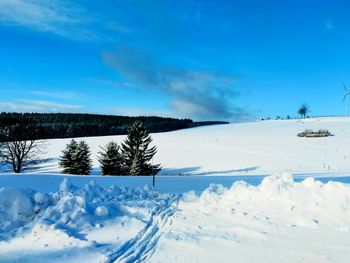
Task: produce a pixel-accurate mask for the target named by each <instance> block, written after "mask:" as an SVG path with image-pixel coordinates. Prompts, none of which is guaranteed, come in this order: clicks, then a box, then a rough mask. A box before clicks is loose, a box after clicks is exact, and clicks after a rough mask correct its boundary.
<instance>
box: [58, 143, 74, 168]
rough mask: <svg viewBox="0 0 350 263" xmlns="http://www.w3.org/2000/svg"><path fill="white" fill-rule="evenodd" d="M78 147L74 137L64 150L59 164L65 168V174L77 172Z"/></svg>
mask: <svg viewBox="0 0 350 263" xmlns="http://www.w3.org/2000/svg"><path fill="white" fill-rule="evenodd" d="M77 149H78V143H77V142H76V141H75V140H74V139H72V140H71V141H70V143H69V144H67V145H66V149H64V150H63V151H62V156H61V157H60V161H59V165H60V167H61V168H63V171H62V173H64V174H75V171H76V169H75V165H76V162H77V156H76V154H77Z"/></svg>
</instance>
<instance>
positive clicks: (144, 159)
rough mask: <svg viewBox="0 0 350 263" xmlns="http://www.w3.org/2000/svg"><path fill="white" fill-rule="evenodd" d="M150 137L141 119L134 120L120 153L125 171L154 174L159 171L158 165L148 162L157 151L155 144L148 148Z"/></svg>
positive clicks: (131, 173) (128, 172)
mask: <svg viewBox="0 0 350 263" xmlns="http://www.w3.org/2000/svg"><path fill="white" fill-rule="evenodd" d="M151 142H152V138H151V136H150V135H149V133H148V131H147V130H146V129H145V127H144V126H143V123H142V122H141V121H136V122H135V123H134V124H133V126H132V127H131V128H130V129H129V133H128V136H127V138H126V139H125V141H124V143H122V154H123V159H124V163H125V168H126V172H127V174H129V175H154V174H157V173H158V172H159V171H160V165H159V164H157V165H152V164H150V161H151V159H152V158H153V156H154V155H155V154H156V152H157V148H156V147H155V146H153V147H151V148H149V144H150V143H151Z"/></svg>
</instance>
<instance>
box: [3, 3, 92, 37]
mask: <svg viewBox="0 0 350 263" xmlns="http://www.w3.org/2000/svg"><path fill="white" fill-rule="evenodd" d="M86 17H87V16H86V15H85V10H84V9H83V8H81V7H80V6H77V5H75V4H73V2H72V1H68V0H45V1H41V0H1V1H0V24H3V25H8V26H21V27H25V28H28V29H30V30H33V31H37V32H49V33H53V34H56V35H59V36H64V37H69V38H71V39H96V38H97V36H96V34H94V33H93V32H92V31H90V30H86V29H84V27H82V25H83V24H87V23H88V21H87V19H86Z"/></svg>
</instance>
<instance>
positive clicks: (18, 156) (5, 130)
mask: <svg viewBox="0 0 350 263" xmlns="http://www.w3.org/2000/svg"><path fill="white" fill-rule="evenodd" d="M37 131H38V127H37V126H35V125H33V124H24V125H22V124H21V125H18V124H15V125H11V126H7V127H1V128H0V135H1V138H0V139H1V142H0V160H1V161H2V162H3V163H5V164H9V165H11V166H12V169H13V171H14V172H15V173H20V172H21V171H22V170H23V169H25V168H28V166H30V165H33V164H34V163H35V162H36V159H37V157H38V155H39V154H40V153H43V149H44V144H43V142H42V141H39V140H37V139H36V134H37Z"/></svg>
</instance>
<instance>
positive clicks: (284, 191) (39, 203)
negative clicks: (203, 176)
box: [0, 174, 350, 262]
mask: <svg viewBox="0 0 350 263" xmlns="http://www.w3.org/2000/svg"><path fill="white" fill-rule="evenodd" d="M0 217H1V218H0V224H1V225H0V239H1V241H0V261H1V262H33V261H34V259H35V258H37V256H38V255H40V260H42V262H45V260H47V259H50V261H51V262H55V261H62V260H64V261H65V262H81V261H86V262H114V261H116V262H133V261H135V260H136V261H137V260H141V261H150V262H195V261H198V262H213V261H216V262H232V260H235V261H238V262H250V261H252V260H254V259H256V258H257V257H259V262H296V261H297V262H347V259H348V258H349V257H350V248H349V246H348V245H346V244H350V235H349V231H350V186H349V185H346V184H342V183H335V182H328V183H321V182H319V181H315V180H314V179H312V178H308V179H306V180H304V181H302V182H295V181H294V180H293V177H292V176H291V175H288V174H284V175H275V176H270V177H266V178H265V179H264V180H263V181H262V183H261V184H260V185H258V186H252V185H249V184H247V183H246V182H244V181H240V182H236V183H234V184H233V185H232V187H230V188H225V187H223V186H222V185H214V184H213V185H211V186H210V187H209V188H207V189H206V190H205V191H204V192H203V193H201V194H196V193H195V192H193V191H192V192H187V193H185V194H183V195H175V194H160V193H158V192H155V191H154V190H152V189H151V188H149V187H144V188H135V189H130V188H126V187H116V186H111V187H106V188H103V187H100V186H98V185H97V184H96V183H95V182H94V181H92V182H90V183H88V184H86V185H85V186H83V187H75V186H73V185H72V184H71V183H70V181H69V180H67V179H65V180H64V181H63V182H62V183H61V186H60V190H59V191H58V192H52V193H50V194H44V193H40V192H36V191H32V190H28V189H27V190H18V189H14V188H1V189H0ZM252 251H254V253H252ZM36 262H38V261H37V260H36ZM39 262H40V261H39Z"/></svg>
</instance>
